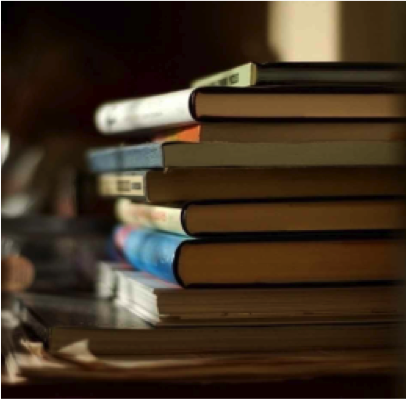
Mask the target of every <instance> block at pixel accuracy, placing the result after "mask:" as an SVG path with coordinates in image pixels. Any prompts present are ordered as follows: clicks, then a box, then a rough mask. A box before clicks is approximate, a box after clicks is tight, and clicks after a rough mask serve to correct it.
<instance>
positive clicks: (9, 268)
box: [1, 237, 35, 293]
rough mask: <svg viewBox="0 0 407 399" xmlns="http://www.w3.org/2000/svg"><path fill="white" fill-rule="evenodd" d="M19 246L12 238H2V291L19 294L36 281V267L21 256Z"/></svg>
mask: <svg viewBox="0 0 407 399" xmlns="http://www.w3.org/2000/svg"><path fill="white" fill-rule="evenodd" d="M19 252H20V247H19V245H18V244H17V243H16V242H15V241H14V240H12V239H10V238H5V237H2V238H1V291H2V293H3V292H18V291H23V290H25V289H27V288H28V287H30V286H31V284H32V283H33V281H34V274H35V272H34V265H33V264H32V263H31V262H30V261H29V260H28V259H27V258H25V257H23V256H21V255H20V253H19Z"/></svg>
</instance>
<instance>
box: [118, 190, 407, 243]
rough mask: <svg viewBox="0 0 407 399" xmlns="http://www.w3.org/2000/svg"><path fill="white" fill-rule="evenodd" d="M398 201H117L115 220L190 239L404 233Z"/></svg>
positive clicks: (400, 205) (402, 203) (400, 201)
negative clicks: (312, 233) (326, 232)
mask: <svg viewBox="0 0 407 399" xmlns="http://www.w3.org/2000/svg"><path fill="white" fill-rule="evenodd" d="M404 209H405V202H404V200H402V199H382V200H378V199H372V200H360V199H358V200H356V199H354V200H349V199H348V200H332V199H330V200H327V199H325V200H301V201H299V200H297V201H293V200H291V201H287V200H285V201H281V200H280V201H278V200H276V201H206V202H189V203H186V204H183V205H178V206H177V205H173V206H160V205H148V204H140V203H135V202H132V201H131V200H129V199H127V198H121V199H118V200H117V202H116V215H117V217H118V219H119V220H120V221H121V222H122V223H124V224H126V225H130V226H134V227H138V226H142V227H147V228H150V229H155V230H162V231H166V232H169V233H174V234H184V235H189V236H195V237H199V236H205V235H223V234H253V233H270V232H280V231H324V230H329V231H335V230H344V231H346V230H390V229H403V228H404V221H403V220H402V219H403V218H402V217H401V216H402V215H403V212H404Z"/></svg>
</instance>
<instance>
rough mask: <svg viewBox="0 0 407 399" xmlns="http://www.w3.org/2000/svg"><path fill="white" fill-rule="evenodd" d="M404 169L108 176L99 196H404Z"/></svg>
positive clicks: (190, 171) (234, 170)
mask: <svg viewBox="0 0 407 399" xmlns="http://www.w3.org/2000/svg"><path fill="white" fill-rule="evenodd" d="M404 179H405V177H404V169H403V168H363V167H360V168H359V167H358V168H275V169H261V168H249V169H245V168H239V169H238V168H199V169H197V168H196V169H179V168H177V169H171V168H170V169H167V170H164V171H163V170H144V171H133V172H123V173H105V174H102V175H100V176H99V178H98V184H99V194H100V195H102V196H108V197H109V196H110V197H128V198H131V199H134V200H137V201H144V202H154V203H171V202H185V201H196V200H221V199H222V200H226V199H227V200H232V199H233V200H236V199H260V198H263V199H266V198H297V197H349V196H389V195H390V196H392V195H404V194H405V186H404V181H405V180H404Z"/></svg>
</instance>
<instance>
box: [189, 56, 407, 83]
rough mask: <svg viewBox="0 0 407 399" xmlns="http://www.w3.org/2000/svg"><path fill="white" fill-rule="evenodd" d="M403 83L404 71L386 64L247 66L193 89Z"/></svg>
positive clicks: (208, 79) (207, 79)
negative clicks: (306, 84)
mask: <svg viewBox="0 0 407 399" xmlns="http://www.w3.org/2000/svg"><path fill="white" fill-rule="evenodd" d="M404 81H405V67H404V66H403V65H400V64H389V63H362V62H360V63H348V62H269V63H256V62H249V63H247V64H244V65H240V66H238V67H235V68H232V69H229V70H227V71H223V72H218V73H215V74H212V75H209V76H206V77H202V78H199V79H196V80H194V81H193V82H192V83H191V86H192V87H201V86H235V87H247V86H261V85H271V84H295V83H297V84H298V83H310V84H318V85H323V84H329V85H334V84H338V85H344V84H348V85H349V84H353V85H358V84H359V85H366V84H375V85H381V84H382V85H389V84H399V83H401V82H404Z"/></svg>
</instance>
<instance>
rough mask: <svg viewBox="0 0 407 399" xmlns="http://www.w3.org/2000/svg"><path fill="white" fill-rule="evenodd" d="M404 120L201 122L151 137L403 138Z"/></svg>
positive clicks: (259, 139)
mask: <svg viewBox="0 0 407 399" xmlns="http://www.w3.org/2000/svg"><path fill="white" fill-rule="evenodd" d="M405 130H406V126H405V124H404V122H403V121H399V122H397V121H392V120H379V121H332V122H328V121H320V122H315V121H311V122H310V121H301V122H299V121H285V122H284V121H276V122H204V123H200V124H197V125H193V126H188V127H185V128H179V129H172V130H169V131H168V130H167V131H163V132H162V133H161V132H160V134H159V135H158V136H157V137H155V138H154V140H153V141H158V142H160V141H184V142H193V143H205V142H213V141H221V142H227V143H278V142H306V141H394V140H405V139H406V132H405Z"/></svg>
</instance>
